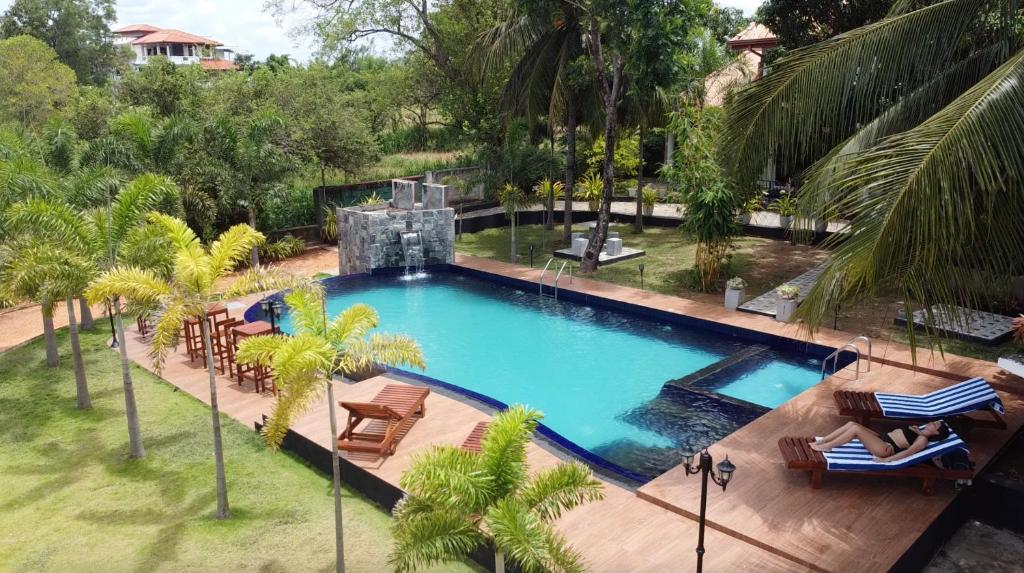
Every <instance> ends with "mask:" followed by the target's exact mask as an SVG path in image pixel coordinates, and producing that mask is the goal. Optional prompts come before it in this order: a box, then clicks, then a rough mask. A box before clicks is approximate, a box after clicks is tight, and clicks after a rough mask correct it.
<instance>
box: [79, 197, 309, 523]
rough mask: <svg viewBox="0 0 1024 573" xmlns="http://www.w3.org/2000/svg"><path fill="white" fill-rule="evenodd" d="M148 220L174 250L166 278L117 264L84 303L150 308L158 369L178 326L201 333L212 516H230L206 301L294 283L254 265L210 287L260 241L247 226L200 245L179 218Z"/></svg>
mask: <svg viewBox="0 0 1024 573" xmlns="http://www.w3.org/2000/svg"><path fill="white" fill-rule="evenodd" d="M148 219H149V221H150V223H152V224H154V225H157V226H159V227H160V228H161V229H162V231H163V232H164V234H165V236H166V238H167V239H168V240H169V241H170V242H171V244H172V245H173V249H174V267H173V269H172V271H171V275H170V277H169V278H164V277H162V276H160V274H159V273H157V272H156V271H153V270H146V269H142V268H139V267H135V266H117V267H114V268H113V269H111V270H108V271H106V272H104V273H103V274H102V275H100V277H98V278H97V279H95V280H94V281H93V282H92V283H91V284H90V286H89V289H88V290H87V291H86V296H87V297H88V299H89V300H90V301H93V302H99V301H103V300H107V299H113V298H115V297H124V298H125V299H127V300H128V302H129V303H133V304H136V305H142V306H145V307H150V308H156V309H157V311H156V312H155V313H154V314H155V316H156V317H158V319H157V323H156V326H155V327H154V328H153V335H152V339H151V343H150V352H149V356H150V360H151V361H152V363H153V368H154V369H155V370H156V371H157V372H160V371H162V370H163V367H164V362H165V361H166V359H167V353H168V351H169V350H170V349H171V348H174V347H175V346H177V343H178V337H179V335H180V332H181V325H182V323H183V322H184V321H185V320H186V319H190V318H191V319H193V320H196V321H197V322H198V323H199V325H200V330H201V331H202V338H203V347H204V348H205V350H206V372H207V375H208V376H209V381H210V416H211V420H212V429H213V456H214V462H215V466H216V480H217V512H216V515H217V518H218V519H226V518H227V517H228V516H229V515H230V511H229V507H228V489H227V477H226V476H225V473H224V449H223V444H222V441H221V431H220V409H219V408H218V406H217V375H216V372H215V371H214V361H213V345H212V344H211V341H210V321H209V317H208V315H207V310H208V308H209V305H210V304H212V303H214V302H217V301H220V300H229V299H232V298H237V297H239V296H242V295H244V294H247V293H252V292H263V291H267V290H278V289H282V288H287V287H289V286H292V285H293V284H294V281H293V280H291V278H290V277H287V276H285V275H281V274H278V273H276V272H271V271H270V270H268V269H261V268H259V267H255V268H252V269H249V271H248V272H246V273H243V274H242V275H241V276H238V277H236V278H235V279H234V280H233V281H231V283H230V284H229V285H228V286H227V288H226V289H224V290H223V291H222V290H221V288H220V287H218V288H217V289H216V290H215V285H216V284H217V283H218V281H219V280H221V279H224V278H226V277H227V276H228V275H229V274H231V273H232V272H233V271H234V270H235V268H236V267H237V266H238V264H239V263H240V262H241V261H242V260H244V259H245V257H246V255H247V254H248V253H249V252H250V251H251V250H252V249H253V248H254V247H255V246H256V245H258V244H260V243H261V242H262V241H263V240H264V239H263V235H262V234H260V233H259V232H257V231H256V230H254V229H253V228H251V227H249V226H248V225H244V224H242V225H235V226H234V227H231V228H230V229H228V230H227V231H225V232H223V233H221V235H220V237H219V238H218V239H217V240H216V241H214V242H213V244H211V245H210V247H209V248H206V247H204V246H203V245H202V243H200V242H199V238H198V237H196V235H195V233H193V232H192V230H191V229H189V228H188V225H186V224H185V222H184V221H181V220H180V219H176V218H174V217H171V216H168V215H162V214H158V213H151V214H150V215H149V217H148Z"/></svg>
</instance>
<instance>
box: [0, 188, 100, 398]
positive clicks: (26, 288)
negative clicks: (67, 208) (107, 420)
mask: <svg viewBox="0 0 1024 573" xmlns="http://www.w3.org/2000/svg"><path fill="white" fill-rule="evenodd" d="M34 201H42V200H41V199H36V200H34ZM27 207H28V204H24V203H18V204H15V205H13V206H11V207H10V208H9V209H8V210H7V213H5V218H6V219H7V224H8V225H7V226H8V227H9V228H11V229H12V230H14V231H15V232H18V233H19V234H20V235H21V236H20V238H19V239H17V240H15V241H14V242H13V244H12V245H10V246H9V247H10V249H11V250H10V254H9V255H8V256H9V261H8V264H7V265H6V266H5V268H4V269H3V271H2V272H0V285H3V287H2V288H3V291H4V296H5V297H10V298H30V299H33V300H36V301H38V302H39V303H40V305H41V306H42V311H43V324H44V329H45V328H46V325H47V323H49V332H50V333H51V334H50V336H52V332H53V310H54V306H55V303H56V301H58V300H61V299H64V301H65V307H66V310H67V313H68V338H69V339H70V342H71V362H72V365H73V367H74V373H75V395H76V397H77V402H78V408H79V409H83V410H86V409H89V408H91V407H92V400H91V399H90V397H89V385H88V381H87V380H86V375H85V364H84V362H83V360H82V347H81V344H80V343H79V340H78V321H77V320H76V318H75V304H74V297H75V295H77V294H78V293H80V292H82V291H83V290H84V289H85V285H86V284H87V283H88V282H89V279H90V278H91V277H92V276H94V275H95V273H96V268H95V267H94V266H92V265H91V264H90V261H89V260H88V259H86V258H85V257H81V256H78V255H77V254H74V253H73V252H72V249H70V248H67V245H65V244H63V243H64V241H67V240H72V237H70V236H68V235H58V236H49V237H42V236H40V234H38V233H32V232H30V231H29V230H28V229H25V228H23V227H22V226H21V225H20V224H18V222H17V220H18V218H19V211H21V210H22V209H24V208H27ZM51 344H52V346H53V351H52V352H53V361H52V362H51V361H50V358H51V348H50V346H51ZM47 364H48V365H50V366H57V360H56V342H55V341H53V342H51V340H47Z"/></svg>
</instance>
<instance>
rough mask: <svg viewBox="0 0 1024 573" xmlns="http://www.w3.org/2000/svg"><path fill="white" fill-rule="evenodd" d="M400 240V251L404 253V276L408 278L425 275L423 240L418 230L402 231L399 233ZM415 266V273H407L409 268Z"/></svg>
mask: <svg viewBox="0 0 1024 573" xmlns="http://www.w3.org/2000/svg"><path fill="white" fill-rule="evenodd" d="M399 238H400V239H401V240H402V253H403V254H404V255H405V276H406V277H409V278H420V277H423V276H426V273H424V272H423V240H422V238H421V237H420V232H419V231H404V232H402V233H400V234H399ZM410 267H412V268H415V269H416V272H415V274H410V273H409V268H410Z"/></svg>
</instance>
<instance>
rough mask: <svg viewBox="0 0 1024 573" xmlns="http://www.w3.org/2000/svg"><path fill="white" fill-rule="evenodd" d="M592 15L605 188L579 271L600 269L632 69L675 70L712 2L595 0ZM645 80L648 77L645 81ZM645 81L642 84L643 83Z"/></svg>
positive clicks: (590, 46)
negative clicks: (623, 106)
mask: <svg viewBox="0 0 1024 573" xmlns="http://www.w3.org/2000/svg"><path fill="white" fill-rule="evenodd" d="M588 6H589V7H588V14H587V47H588V49H589V52H590V59H591V61H592V79H593V82H594V86H595V90H596V91H597V93H598V94H599V95H600V97H601V101H602V104H603V107H604V118H605V121H604V142H605V146H604V161H603V168H602V178H603V179H604V193H603V194H602V198H601V206H600V210H599V211H598V214H597V226H596V228H595V229H594V232H592V233H591V234H590V240H589V241H588V242H587V248H586V250H585V251H584V253H583V257H582V260H581V261H580V272H581V273H583V274H590V273H593V272H594V271H596V270H597V263H598V257H599V255H600V253H601V249H602V248H603V247H604V242H605V239H606V238H607V237H608V223H609V221H610V214H611V202H612V191H613V188H612V185H613V182H614V178H615V169H614V166H613V159H614V153H615V146H616V138H617V135H618V129H619V106H620V105H621V104H622V99H623V97H624V96H625V94H626V90H627V89H628V86H627V83H628V82H629V81H630V80H635V79H636V78H631V77H630V75H631V74H635V73H637V72H643V71H644V70H659V72H658V76H659V77H660V76H661V75H662V73H665V74H668V75H670V74H671V72H670V71H669V70H671V68H672V66H673V62H674V58H675V56H674V54H675V51H676V49H677V48H678V47H680V46H684V45H685V43H686V40H687V37H688V35H689V32H690V28H691V27H692V26H693V25H695V24H696V23H697V22H698V21H699V20H700V19H701V18H702V17H703V15H704V11H706V9H707V6H706V5H705V4H704V3H703V2H700V1H697V0H694V1H692V2H670V1H666V2H663V1H661V0H630V1H627V2H618V1H614V0H592V1H591V2H590V3H589V5H588ZM641 82H642V83H643V82H646V80H641ZM641 85H642V84H641Z"/></svg>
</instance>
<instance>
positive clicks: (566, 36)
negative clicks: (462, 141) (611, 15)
mask: <svg viewBox="0 0 1024 573" xmlns="http://www.w3.org/2000/svg"><path fill="white" fill-rule="evenodd" d="M582 17H583V15H582V10H581V9H580V7H579V6H578V5H577V4H575V3H572V2H566V1H563V0H549V1H544V2H515V3H513V5H512V8H511V9H510V10H509V13H508V14H507V15H506V16H505V17H504V18H503V19H502V20H501V21H500V22H498V23H497V24H496V25H495V26H494V27H492V28H491V29H490V30H488V31H487V32H486V33H485V34H484V35H483V36H482V37H481V39H480V41H479V45H481V46H483V47H485V48H486V49H487V58H486V59H485V60H484V65H485V66H486V67H488V68H496V69H503V68H508V67H511V72H510V75H509V80H508V82H507V83H506V84H505V88H504V90H503V92H502V96H501V104H502V109H503V110H505V111H506V112H507V113H512V114H517V115H519V116H521V117H524V118H526V119H527V121H528V122H531V123H532V122H534V121H536V119H537V118H539V117H541V116H545V117H547V118H548V129H549V131H550V132H551V134H552V135H553V133H554V124H555V121H556V119H555V118H564V132H565V156H566V160H565V189H566V197H572V196H573V194H574V189H575V185H576V132H577V125H578V123H579V121H580V118H581V116H592V115H595V112H596V111H597V109H598V108H599V107H600V105H599V103H598V101H597V99H596V95H595V93H594V91H593V89H591V88H589V85H590V84H589V83H588V82H587V78H586V74H585V71H584V67H585V64H586V47H585V46H584V41H583V39H584V31H583V27H582V25H581V22H582ZM564 209H565V213H564V215H563V217H562V225H563V233H562V234H563V239H564V240H565V241H569V239H570V237H571V236H572V200H571V199H567V200H566V201H565V203H564Z"/></svg>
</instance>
